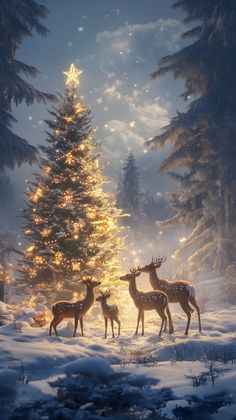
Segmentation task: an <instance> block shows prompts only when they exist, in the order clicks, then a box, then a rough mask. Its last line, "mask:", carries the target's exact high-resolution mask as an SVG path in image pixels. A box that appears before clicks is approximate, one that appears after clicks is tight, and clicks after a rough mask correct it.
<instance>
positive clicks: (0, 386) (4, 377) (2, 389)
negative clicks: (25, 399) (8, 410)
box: [0, 369, 18, 405]
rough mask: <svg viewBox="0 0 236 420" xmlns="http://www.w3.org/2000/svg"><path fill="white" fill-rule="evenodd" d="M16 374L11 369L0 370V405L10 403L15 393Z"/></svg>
mask: <svg viewBox="0 0 236 420" xmlns="http://www.w3.org/2000/svg"><path fill="white" fill-rule="evenodd" d="M17 378H18V374H17V372H16V371H15V370H12V369H0V405H1V404H3V405H4V403H5V404H7V403H10V402H11V401H12V400H14V399H15V397H16V393H17Z"/></svg>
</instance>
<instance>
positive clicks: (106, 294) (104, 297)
mask: <svg viewBox="0 0 236 420" xmlns="http://www.w3.org/2000/svg"><path fill="white" fill-rule="evenodd" d="M110 296H111V292H110V290H105V292H103V291H102V290H100V296H98V297H97V299H96V301H97V302H102V301H105V300H107V299H108V298H109V297H110Z"/></svg>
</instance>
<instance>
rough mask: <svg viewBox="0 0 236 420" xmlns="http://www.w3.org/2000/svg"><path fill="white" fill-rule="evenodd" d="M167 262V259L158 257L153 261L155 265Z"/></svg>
mask: <svg viewBox="0 0 236 420" xmlns="http://www.w3.org/2000/svg"><path fill="white" fill-rule="evenodd" d="M166 260H167V258H166V257H158V258H155V259H154V260H153V262H154V264H155V265H156V264H160V265H161V264H163V263H164V262H165V261H166Z"/></svg>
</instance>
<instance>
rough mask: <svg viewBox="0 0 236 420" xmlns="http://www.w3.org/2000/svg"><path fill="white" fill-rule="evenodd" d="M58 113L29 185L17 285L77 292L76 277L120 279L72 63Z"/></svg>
mask: <svg viewBox="0 0 236 420" xmlns="http://www.w3.org/2000/svg"><path fill="white" fill-rule="evenodd" d="M65 73H66V75H67V85H66V86H67V89H66V94H65V96H64V98H63V99H62V103H61V105H60V107H59V109H55V110H54V111H53V112H51V115H52V120H51V121H48V126H49V128H50V129H51V131H50V133H48V139H47V142H48V145H47V146H45V147H43V152H44V156H43V158H42V162H41V167H42V172H43V173H42V174H40V175H38V176H37V178H36V181H35V183H33V184H32V185H31V192H30V193H29V196H28V208H27V209H26V212H25V217H26V220H27V224H26V226H25V234H26V236H27V237H28V239H29V240H30V245H29V246H28V249H27V251H26V257H25V258H24V259H23V260H21V262H20V271H21V273H22V281H24V279H27V280H28V282H29V284H30V285H32V286H33V287H35V285H39V287H41V286H43V285H45V284H46V285H47V289H48V290H49V291H50V292H51V293H52V294H53V292H54V291H55V288H56V289H58V290H59V289H64V288H68V289H71V290H74V291H75V290H77V289H78V284H77V283H78V280H80V276H81V275H89V276H90V275H95V276H96V277H97V278H100V279H101V280H102V282H103V285H106V284H108V283H109V284H112V283H113V282H114V281H115V280H117V279H118V277H119V273H118V271H119V264H118V258H119V252H120V251H121V249H122V246H123V245H122V244H123V241H122V238H121V236H120V235H119V233H120V228H118V227H117V221H118V219H119V217H120V215H121V212H120V210H118V209H116V208H115V205H114V200H113V198H112V196H111V195H110V194H108V193H105V192H104V191H103V187H104V184H106V183H107V180H106V179H105V177H104V176H103V166H102V165H101V164H100V163H99V154H98V152H97V146H98V143H97V142H96V141H95V139H94V130H93V128H92V127H91V115H90V110H89V108H88V107H87V106H85V105H84V104H83V103H82V102H81V100H80V98H79V97H78V94H77V86H78V84H79V75H80V71H79V70H78V69H76V68H75V67H74V65H73V64H72V65H71V67H70V70H69V71H68V72H65Z"/></svg>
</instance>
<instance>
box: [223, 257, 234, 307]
mask: <svg viewBox="0 0 236 420" xmlns="http://www.w3.org/2000/svg"><path fill="white" fill-rule="evenodd" d="M222 295H223V297H224V299H225V301H226V302H228V303H231V304H233V305H235V304H236V263H233V264H230V265H229V266H228V267H227V269H226V270H225V274H224V280H223V284H222Z"/></svg>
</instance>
